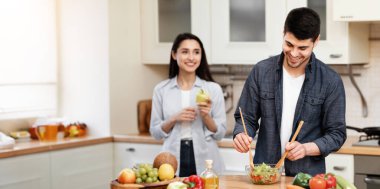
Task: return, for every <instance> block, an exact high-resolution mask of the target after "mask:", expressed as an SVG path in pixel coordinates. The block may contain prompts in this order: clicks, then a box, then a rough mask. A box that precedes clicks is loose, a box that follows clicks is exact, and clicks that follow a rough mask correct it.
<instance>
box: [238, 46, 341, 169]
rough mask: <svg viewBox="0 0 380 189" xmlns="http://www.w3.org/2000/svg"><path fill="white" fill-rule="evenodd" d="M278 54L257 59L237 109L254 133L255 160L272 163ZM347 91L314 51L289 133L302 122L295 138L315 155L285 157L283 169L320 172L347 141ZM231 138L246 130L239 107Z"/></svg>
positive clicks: (277, 154)
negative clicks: (309, 146) (313, 146)
mask: <svg viewBox="0 0 380 189" xmlns="http://www.w3.org/2000/svg"><path fill="white" fill-rule="evenodd" d="M283 59H284V55H283V54H280V55H277V56H274V57H271V58H268V59H266V60H263V61H260V62H259V63H258V64H256V65H255V66H254V68H253V69H252V71H251V73H250V74H249V76H248V78H247V80H246V82H245V85H244V88H243V91H242V94H241V97H240V100H239V103H238V107H239V106H240V107H241V108H242V111H243V114H244V119H245V124H246V126H247V131H248V133H249V135H250V136H252V137H255V135H256V133H257V132H258V137H257V143H256V150H255V156H254V163H262V162H265V163H269V164H276V163H277V162H278V160H279V159H280V158H281V141H280V131H281V129H280V128H281V116H282V101H283V99H282V72H283V70H282V64H283ZM345 101H346V100H345V91H344V86H343V82H342V80H341V78H340V76H339V75H338V74H337V73H336V72H335V71H333V70H332V69H331V68H330V67H328V66H327V65H325V64H324V63H323V62H321V61H320V60H318V59H316V58H315V55H314V53H313V54H312V55H311V58H310V61H309V63H308V65H307V66H306V68H305V81H304V84H303V86H302V89H301V92H300V96H299V97H298V101H297V105H296V110H295V115H294V122H293V129H292V135H291V136H293V134H294V132H295V130H296V127H297V124H298V122H299V121H300V120H303V121H304V124H303V127H302V129H301V131H300V133H299V135H298V137H297V138H296V141H298V142H300V143H307V142H314V143H315V144H316V145H317V146H318V148H319V150H320V152H321V155H319V156H305V157H304V158H302V159H299V160H296V161H290V160H288V159H286V161H285V173H286V175H289V176H294V175H295V174H297V173H298V172H304V173H309V174H311V175H315V174H317V173H324V172H325V171H326V168H325V157H326V156H327V155H328V154H330V153H331V152H334V151H337V150H339V149H340V147H341V146H342V145H343V143H344V142H345V140H346V137H347V136H346V123H345V112H346V110H345V109H346V107H345V106H346V102H345ZM235 121H236V124H235V128H234V136H235V135H237V134H239V133H241V132H244V129H243V126H242V123H241V118H240V113H239V110H238V108H237V109H236V111H235Z"/></svg>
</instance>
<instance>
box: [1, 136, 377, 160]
mask: <svg viewBox="0 0 380 189" xmlns="http://www.w3.org/2000/svg"><path fill="white" fill-rule="evenodd" d="M357 141H358V137H357V136H349V137H348V138H347V140H346V142H345V143H344V145H343V146H342V148H341V149H340V150H339V151H338V152H336V153H337V154H353V155H374V156H380V147H361V146H352V144H353V143H355V142H357ZM107 142H128V143H141V144H162V143H163V141H162V140H161V141H160V140H155V139H154V138H153V137H152V136H150V135H140V134H128V135H114V136H113V137H112V136H107V137H82V138H68V139H64V140H58V141H55V142H40V141H36V140H31V141H30V142H20V143H16V145H15V147H14V148H13V149H8V150H0V158H7V157H13V156H20V155H26V154H33V153H39V152H46V151H54V150H61V149H69V148H76V147H81V146H88V145H94V144H101V143H107ZM255 144H256V142H255V141H254V142H253V146H254V147H255ZM218 145H219V147H220V148H233V146H232V139H231V138H226V139H222V140H221V141H219V142H218ZM254 147H253V148H254Z"/></svg>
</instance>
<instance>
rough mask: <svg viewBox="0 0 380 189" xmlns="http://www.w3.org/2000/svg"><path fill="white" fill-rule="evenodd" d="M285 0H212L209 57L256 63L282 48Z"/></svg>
mask: <svg viewBox="0 0 380 189" xmlns="http://www.w3.org/2000/svg"><path fill="white" fill-rule="evenodd" d="M285 12H286V1H276V0H255V1H246V0H211V23H212V25H211V42H212V45H211V60H212V62H213V63H216V64H255V63H257V62H258V61H260V60H263V59H266V58H268V57H270V56H273V55H277V54H279V53H280V52H281V45H282V36H283V33H282V31H283V23H284V18H285Z"/></svg>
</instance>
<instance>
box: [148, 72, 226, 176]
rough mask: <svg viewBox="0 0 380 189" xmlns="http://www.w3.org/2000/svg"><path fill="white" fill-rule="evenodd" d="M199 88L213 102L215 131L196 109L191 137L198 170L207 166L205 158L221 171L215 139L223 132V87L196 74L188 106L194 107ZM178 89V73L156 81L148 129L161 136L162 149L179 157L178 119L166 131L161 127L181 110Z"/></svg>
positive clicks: (211, 112)
mask: <svg viewBox="0 0 380 189" xmlns="http://www.w3.org/2000/svg"><path fill="white" fill-rule="evenodd" d="M200 89H204V90H206V91H207V92H208V94H209V95H210V98H211V101H212V104H211V111H210V116H211V117H212V118H213V120H214V122H215V124H216V126H217V131H216V132H211V131H210V130H208V129H207V127H206V125H205V124H204V123H203V122H202V118H201V117H200V114H199V112H197V118H196V119H195V120H194V121H193V122H192V123H191V128H192V138H193V147H194V156H195V165H196V169H197V174H198V175H199V174H201V172H202V171H204V170H205V169H206V164H205V160H206V159H212V160H213V169H214V170H215V171H216V172H217V173H218V174H222V173H223V171H224V162H223V159H222V157H221V156H220V153H219V148H218V145H217V141H218V140H221V139H222V138H223V137H224V135H225V133H226V112H225V106H224V97H223V92H222V88H221V87H220V86H219V85H218V84H217V83H214V82H208V81H205V80H202V79H200V78H199V77H196V80H195V82H194V85H193V87H192V88H191V90H190V99H194V100H191V102H190V106H191V107H197V103H196V102H195V96H196V94H197V93H198V92H199V90H200ZM182 109H183V108H182V106H181V89H180V87H179V85H178V83H177V77H174V78H172V79H167V80H165V81H162V82H160V83H159V84H157V85H156V87H155V88H154V92H153V100H152V114H151V121H150V133H151V135H152V136H153V137H154V138H155V139H158V140H160V139H164V144H163V149H162V150H163V151H168V152H171V153H172V154H174V155H175V156H176V158H177V160H179V159H180V157H179V156H180V146H181V123H178V122H177V123H176V124H175V126H174V127H173V129H172V130H171V131H170V132H169V133H166V132H164V131H163V130H162V125H163V123H164V122H165V121H166V120H168V119H169V118H170V117H172V116H173V115H175V114H177V113H179V112H180V111H181V110H182Z"/></svg>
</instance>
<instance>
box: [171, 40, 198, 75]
mask: <svg viewBox="0 0 380 189" xmlns="http://www.w3.org/2000/svg"><path fill="white" fill-rule="evenodd" d="M172 57H173V59H174V60H176V61H177V63H178V67H179V72H185V73H195V70H196V69H197V68H198V67H199V65H200V63H201V58H202V49H201V46H200V45H199V43H198V42H197V41H196V40H193V39H186V40H183V41H182V42H181V44H180V45H179V47H178V49H177V51H176V52H172Z"/></svg>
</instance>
